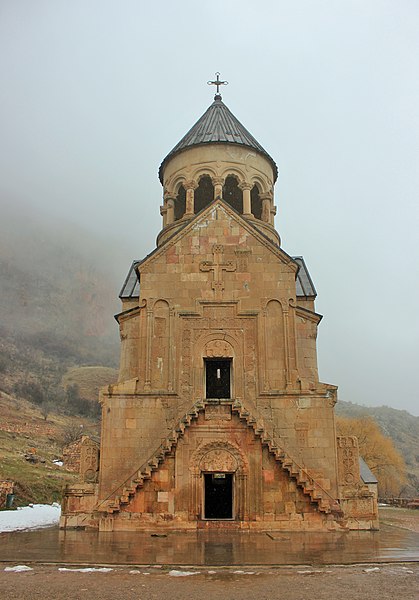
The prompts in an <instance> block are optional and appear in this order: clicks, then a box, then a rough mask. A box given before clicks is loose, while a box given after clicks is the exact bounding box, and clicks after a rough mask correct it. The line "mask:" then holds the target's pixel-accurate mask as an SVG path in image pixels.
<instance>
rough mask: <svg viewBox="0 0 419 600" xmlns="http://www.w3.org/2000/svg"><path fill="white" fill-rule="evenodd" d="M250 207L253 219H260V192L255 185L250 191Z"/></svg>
mask: <svg viewBox="0 0 419 600" xmlns="http://www.w3.org/2000/svg"><path fill="white" fill-rule="evenodd" d="M250 206H251V211H252V215H253V216H254V217H255V219H262V200H261V199H260V190H259V187H258V186H257V184H256V183H255V185H254V186H253V187H252V189H251V191H250Z"/></svg>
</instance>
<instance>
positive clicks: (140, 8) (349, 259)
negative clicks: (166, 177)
mask: <svg viewBox="0 0 419 600" xmlns="http://www.w3.org/2000/svg"><path fill="white" fill-rule="evenodd" d="M418 30H419V5H418V3H417V2H416V1H415V0H412V1H410V0H399V1H398V2H395V1H394V0H391V1H386V0H376V1H374V0H360V1H358V0H353V1H351V0H341V1H336V0H335V1H333V0H323V1H322V0H317V1H316V2H313V1H311V0H300V1H299V2H292V1H290V0H289V1H285V0H272V1H267V0H262V1H261V2H257V3H255V2H250V1H248V0H241V1H236V0H230V1H226V0H224V2H221V1H219V0H213V1H212V2H200V3H197V2H192V1H186V0H179V1H177V2H159V3H154V4H152V3H150V2H145V1H141V0H131V1H130V0H119V1H118V2H117V1H116V0H90V1H89V2H85V1H84V0H72V1H71V2H68V1H66V0H49V1H48V0H45V1H42V0H37V1H36V2H34V1H33V0H2V2H1V3H0V73H1V81H2V86H1V91H0V113H1V114H0V140H1V142H0V203H1V208H2V210H4V209H5V208H6V207H10V206H12V207H13V208H14V210H15V211H17V212H18V213H19V214H20V215H21V220H22V223H23V222H24V221H25V220H26V219H30V218H32V217H31V215H37V218H39V219H40V220H41V221H43V222H44V224H45V225H48V226H49V227H53V228H56V229H57V231H59V232H60V235H63V236H66V235H67V233H66V232H74V231H76V230H77V228H78V227H79V228H83V230H85V231H88V232H90V234H91V236H92V240H95V239H100V240H101V243H100V244H98V245H97V246H96V245H95V243H94V242H92V252H93V253H94V252H95V248H96V247H97V248H101V247H102V242H103V241H105V242H106V246H107V248H108V249H110V250H112V252H111V253H110V254H113V255H114V257H115V264H112V265H110V267H109V268H112V270H113V269H115V268H118V269H120V270H121V283H122V281H123V279H124V277H125V274H126V271H127V269H128V266H129V264H130V262H131V260H132V259H133V258H141V257H143V256H144V255H145V254H147V253H148V252H150V251H151V250H152V249H153V247H154V245H155V238H156V235H157V233H158V231H159V230H160V227H161V217H160V215H159V206H160V204H161V203H162V190H161V186H160V183H159V181H158V178H157V170H158V167H159V164H160V163H161V161H162V160H163V158H164V157H165V156H166V154H168V152H169V151H170V150H171V149H172V147H173V146H174V145H175V144H176V143H177V142H178V141H179V139H180V138H181V137H182V136H183V135H184V134H185V133H186V131H187V130H188V129H189V128H190V127H191V126H192V125H193V123H194V122H195V121H196V120H197V119H198V118H199V117H200V116H201V115H202V113H203V112H204V111H205V110H206V109H207V107H208V106H209V105H210V103H211V102H212V99H213V95H214V88H210V87H208V86H207V85H206V82H207V80H209V79H213V78H214V73H215V71H220V72H221V78H222V79H226V80H228V81H229V85H228V86H225V87H224V88H223V89H222V94H223V100H224V102H225V104H226V105H227V106H228V107H229V108H230V109H231V111H232V112H233V113H234V114H235V115H236V117H237V118H238V119H239V120H240V121H241V122H242V123H243V125H244V126H245V127H246V128H247V129H249V131H250V132H251V133H252V134H253V135H254V136H255V137H256V139H257V140H258V141H259V142H260V143H261V144H262V146H263V147H264V148H265V149H266V150H267V151H268V152H269V153H270V155H271V156H272V157H273V158H274V160H275V161H276V162H277V164H278V168H279V179H278V183H277V185H276V191H275V202H276V204H277V206H278V214H277V217H276V227H277V229H278V231H279V232H280V235H281V238H282V246H283V248H284V250H286V251H287V252H288V253H289V254H292V255H303V256H304V258H305V260H306V263H307V265H308V268H309V270H310V273H311V276H312V278H313V280H314V283H315V285H316V288H317V292H318V299H317V305H316V308H317V310H318V312H320V313H322V314H324V319H323V321H322V323H321V325H320V330H319V337H318V343H319V369H320V376H321V380H322V381H326V382H329V383H334V384H337V385H339V395H340V398H341V399H342V400H347V401H352V402H356V403H360V404H366V405H381V404H386V405H388V406H392V407H394V408H400V409H406V410H409V411H410V412H412V413H413V414H416V415H418V414H419V402H418V393H417V385H416V380H417V377H416V372H417V370H418V351H419V319H418V316H417V310H416V304H417V297H418V292H419V266H418V265H419V252H418V231H419V208H418V189H419V169H418V157H419V152H418V150H419V142H418V140H419V118H418V116H419V110H418V107H419V78H418V72H419V64H418V63H419V37H418V35H417V32H418ZM16 227H17V228H19V222H18V224H17V225H16ZM74 237H75V239H74V244H75V245H77V236H76V235H75V236H74ZM40 243H42V242H40ZM12 246H13V245H12ZM12 251H13V250H12ZM97 260H98V261H101V260H102V261H103V256H102V255H101V253H100V251H98V256H97ZM115 265H116V267H115ZM101 268H102V269H106V264H102V265H101ZM0 317H2V318H4V316H2V315H0ZM109 318H110V319H112V315H110V316H109Z"/></svg>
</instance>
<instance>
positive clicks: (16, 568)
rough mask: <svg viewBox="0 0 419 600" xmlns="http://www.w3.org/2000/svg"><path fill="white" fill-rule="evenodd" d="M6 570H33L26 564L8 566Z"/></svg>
mask: <svg viewBox="0 0 419 600" xmlns="http://www.w3.org/2000/svg"><path fill="white" fill-rule="evenodd" d="M4 570H5V571H13V572H14V573H23V572H24V571H33V569H32V567H27V566H26V565H16V566H15V567H6V568H5V569H4Z"/></svg>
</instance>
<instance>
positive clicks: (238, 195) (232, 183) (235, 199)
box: [223, 175, 243, 214]
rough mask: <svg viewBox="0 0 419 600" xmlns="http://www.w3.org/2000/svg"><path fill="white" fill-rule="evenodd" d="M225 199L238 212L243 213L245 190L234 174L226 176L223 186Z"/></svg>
mask: <svg viewBox="0 0 419 600" xmlns="http://www.w3.org/2000/svg"><path fill="white" fill-rule="evenodd" d="M223 199H224V200H225V201H226V202H227V204H229V205H230V206H232V207H233V208H234V209H236V210H237V212H239V213H240V214H243V191H242V190H241V189H240V188H239V184H238V181H237V178H236V177H235V176H234V175H228V176H227V177H226V180H225V183H224V187H223Z"/></svg>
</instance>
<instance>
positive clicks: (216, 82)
mask: <svg viewBox="0 0 419 600" xmlns="http://www.w3.org/2000/svg"><path fill="white" fill-rule="evenodd" d="M216 76H217V79H216V80H215V81H207V84H208V85H216V86H217V94H219V93H220V85H228V81H220V73H219V72H218V71H217V73H216Z"/></svg>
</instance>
